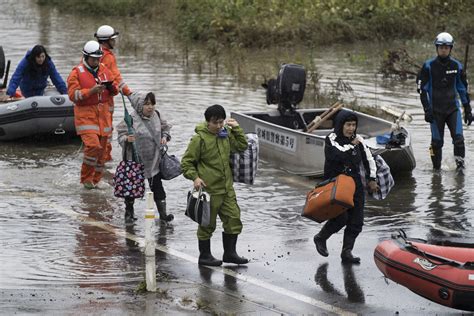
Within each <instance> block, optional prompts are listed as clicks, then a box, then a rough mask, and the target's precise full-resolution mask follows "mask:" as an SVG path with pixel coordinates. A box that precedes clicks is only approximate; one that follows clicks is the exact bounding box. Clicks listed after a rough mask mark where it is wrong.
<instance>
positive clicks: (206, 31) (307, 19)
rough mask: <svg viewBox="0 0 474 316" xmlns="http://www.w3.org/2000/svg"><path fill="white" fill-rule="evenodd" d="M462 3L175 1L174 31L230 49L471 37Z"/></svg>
mask: <svg viewBox="0 0 474 316" xmlns="http://www.w3.org/2000/svg"><path fill="white" fill-rule="evenodd" d="M473 9H474V2H472V1H467V0H451V1H445V0H430V1H427V0H425V1H423V0H192V1H191V0H177V10H176V22H177V25H178V27H179V28H178V29H179V32H180V33H181V34H183V35H185V36H186V37H187V38H190V39H194V40H201V41H209V40H217V41H219V42H221V43H225V44H226V45H230V46H239V45H242V46H245V47H266V46H271V45H288V44H294V43H305V44H307V45H309V46H311V45H315V44H328V43H335V42H354V41H373V40H393V39H409V38H422V37H426V36H427V35H428V36H429V38H432V37H433V36H434V35H433V34H434V33H436V32H439V31H442V30H445V29H447V30H456V32H455V33H457V35H458V37H462V38H463V39H465V40H470V39H471V38H470V37H472V36H474V32H473V29H474V28H473V27H472V23H471V17H470V14H469V12H473Z"/></svg>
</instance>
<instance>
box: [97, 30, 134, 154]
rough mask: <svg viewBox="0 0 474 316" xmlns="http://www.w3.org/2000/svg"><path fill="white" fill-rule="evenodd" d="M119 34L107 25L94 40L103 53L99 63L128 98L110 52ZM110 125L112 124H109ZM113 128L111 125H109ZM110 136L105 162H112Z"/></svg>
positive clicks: (128, 89)
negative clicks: (108, 71)
mask: <svg viewBox="0 0 474 316" xmlns="http://www.w3.org/2000/svg"><path fill="white" fill-rule="evenodd" d="M118 35H119V32H116V31H115V30H114V28H113V27H111V26H109V25H102V26H100V27H99V28H98V29H97V32H96V33H95V34H94V36H95V38H97V41H98V42H99V44H100V48H101V49H102V51H103V52H104V54H103V55H102V57H101V59H100V62H101V63H102V64H104V65H105V67H107V68H108V69H109V70H110V72H111V73H112V80H113V81H114V83H115V84H117V85H118V87H119V90H120V92H122V93H123V94H124V95H126V96H129V95H131V94H132V91H131V90H130V88H129V87H128V86H127V84H126V83H125V82H124V81H123V79H122V74H121V73H120V70H119V69H118V67H117V60H116V58H115V55H114V53H113V52H112V49H114V47H115V41H116V40H115V39H116V38H117V37H118ZM110 100H111V102H110V120H111V122H112V120H113V114H114V99H113V98H111V99H110ZM111 124H112V123H111ZM111 126H113V125H111ZM111 141H112V134H110V137H109V140H108V142H107V149H106V153H107V154H106V157H105V161H106V162H107V161H111V160H112V155H111V152H112V143H111Z"/></svg>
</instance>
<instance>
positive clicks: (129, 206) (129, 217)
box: [125, 198, 137, 223]
mask: <svg viewBox="0 0 474 316" xmlns="http://www.w3.org/2000/svg"><path fill="white" fill-rule="evenodd" d="M134 202H135V199H128V198H125V222H127V223H131V222H134V221H136V220H137V218H136V217H135V209H134V208H133V204H134Z"/></svg>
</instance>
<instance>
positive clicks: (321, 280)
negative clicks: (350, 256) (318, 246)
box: [314, 262, 365, 303]
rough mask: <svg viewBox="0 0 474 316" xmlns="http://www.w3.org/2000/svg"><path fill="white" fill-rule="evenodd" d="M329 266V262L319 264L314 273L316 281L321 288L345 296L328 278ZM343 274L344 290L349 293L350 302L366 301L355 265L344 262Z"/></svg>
mask: <svg viewBox="0 0 474 316" xmlns="http://www.w3.org/2000/svg"><path fill="white" fill-rule="evenodd" d="M328 266H329V264H328V263H327V262H325V263H323V264H321V265H319V267H318V269H317V270H316V274H315V275H314V281H315V282H316V284H317V285H319V286H320V287H321V289H322V290H323V291H324V292H326V293H329V294H335V295H338V296H344V294H342V292H341V291H340V290H339V289H337V288H336V286H335V285H334V284H333V283H332V282H331V281H329V279H328ZM342 274H343V280H344V290H345V292H346V295H347V299H348V300H349V302H353V303H365V296H364V292H363V291H362V288H361V287H360V286H359V284H358V283H357V280H356V277H355V274H354V270H353V265H351V264H342Z"/></svg>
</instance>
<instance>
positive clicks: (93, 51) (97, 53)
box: [82, 41, 104, 57]
mask: <svg viewBox="0 0 474 316" xmlns="http://www.w3.org/2000/svg"><path fill="white" fill-rule="evenodd" d="M82 53H83V54H84V55H85V56H90V57H102V55H103V54H104V53H103V52H102V50H101V49H100V45H99V43H97V42H96V41H88V42H87V43H86V45H84V48H83V49H82Z"/></svg>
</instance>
